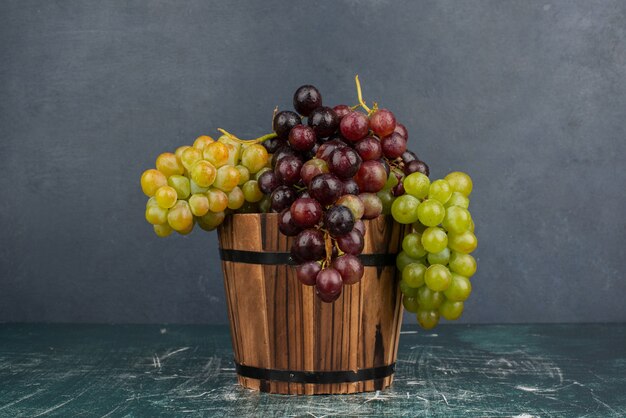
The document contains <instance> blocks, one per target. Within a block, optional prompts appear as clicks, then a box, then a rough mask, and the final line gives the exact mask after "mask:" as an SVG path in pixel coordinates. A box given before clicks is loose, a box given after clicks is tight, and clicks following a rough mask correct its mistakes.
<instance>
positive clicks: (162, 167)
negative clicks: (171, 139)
mask: <svg viewBox="0 0 626 418" xmlns="http://www.w3.org/2000/svg"><path fill="white" fill-rule="evenodd" d="M156 168H157V170H159V171H160V172H161V173H163V174H165V176H167V177H169V176H172V175H174V174H183V173H184V172H185V168H184V167H183V165H182V163H181V162H180V161H179V160H178V158H177V157H176V155H175V154H172V153H171V152H164V153H163V154H161V155H159V156H158V157H157V159H156Z"/></svg>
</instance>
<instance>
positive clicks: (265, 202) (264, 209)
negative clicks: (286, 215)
mask: <svg viewBox="0 0 626 418" xmlns="http://www.w3.org/2000/svg"><path fill="white" fill-rule="evenodd" d="M271 208H272V200H271V199H270V197H269V196H264V197H263V199H261V201H260V202H259V210H260V211H261V213H268V212H269V211H270V210H271Z"/></svg>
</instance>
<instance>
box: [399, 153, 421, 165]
mask: <svg viewBox="0 0 626 418" xmlns="http://www.w3.org/2000/svg"><path fill="white" fill-rule="evenodd" d="M401 158H402V161H403V162H404V164H408V163H410V162H411V161H415V160H419V158H417V154H415V153H414V152H413V151H409V150H406V151H404V152H403V153H402V156H401Z"/></svg>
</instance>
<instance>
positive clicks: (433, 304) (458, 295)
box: [390, 171, 478, 329]
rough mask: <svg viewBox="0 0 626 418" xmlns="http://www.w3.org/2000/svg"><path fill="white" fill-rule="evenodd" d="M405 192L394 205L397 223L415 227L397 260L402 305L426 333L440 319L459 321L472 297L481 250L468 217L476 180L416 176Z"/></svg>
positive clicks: (453, 175) (458, 174)
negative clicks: (479, 250) (477, 261)
mask: <svg viewBox="0 0 626 418" xmlns="http://www.w3.org/2000/svg"><path fill="white" fill-rule="evenodd" d="M391 177H393V176H391ZM403 186H404V193H405V194H403V195H401V196H399V197H397V198H394V199H390V200H391V203H390V212H391V214H392V216H393V218H394V219H395V220H396V221H397V222H399V223H402V224H411V226H412V227H411V233H409V234H407V235H406V236H405V237H404V239H403V241H402V251H401V252H400V253H399V254H398V257H397V259H396V265H397V267H398V270H399V271H400V272H401V276H402V279H401V280H400V289H401V290H402V293H403V297H402V303H403V305H404V308H405V309H406V310H407V311H409V312H412V313H415V314H416V315H417V322H418V323H419V324H420V326H421V327H422V328H424V329H432V328H433V327H435V326H436V325H437V324H438V323H439V318H440V317H443V318H445V319H447V320H455V319H458V318H459V317H460V316H461V314H462V313H463V302H464V301H465V300H466V299H467V298H468V297H469V295H470V293H471V292H472V284H471V282H470V280H469V279H470V277H472V276H473V275H474V273H476V260H475V259H474V257H472V256H471V255H470V253H471V252H473V251H474V250H475V249H476V246H477V245H478V241H477V239H476V235H474V221H473V220H472V216H471V215H470V212H469V211H468V207H469V195H470V193H471V192H472V187H473V184H472V179H471V178H470V177H469V176H468V175H467V174H465V173H461V172H458V171H457V172H453V173H450V174H448V175H447V176H446V177H445V178H444V179H441V180H436V181H433V182H432V183H431V182H430V179H429V178H428V177H427V176H426V175H424V174H422V173H419V172H416V173H412V174H409V175H408V176H406V177H405V178H404V179H403Z"/></svg>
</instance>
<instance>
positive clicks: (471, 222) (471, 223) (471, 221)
mask: <svg viewBox="0 0 626 418" xmlns="http://www.w3.org/2000/svg"><path fill="white" fill-rule="evenodd" d="M468 229H469V230H470V231H471V232H474V220H473V219H472V218H471V215H470V226H469V228H468Z"/></svg>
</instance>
